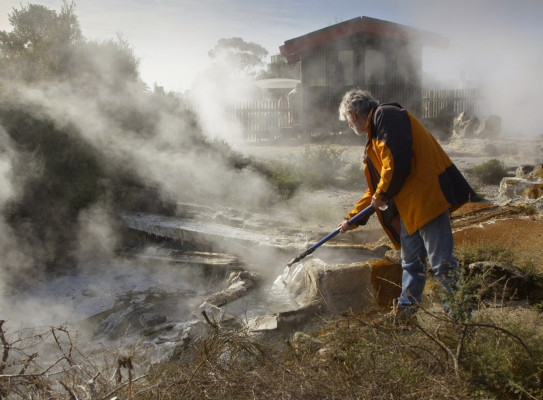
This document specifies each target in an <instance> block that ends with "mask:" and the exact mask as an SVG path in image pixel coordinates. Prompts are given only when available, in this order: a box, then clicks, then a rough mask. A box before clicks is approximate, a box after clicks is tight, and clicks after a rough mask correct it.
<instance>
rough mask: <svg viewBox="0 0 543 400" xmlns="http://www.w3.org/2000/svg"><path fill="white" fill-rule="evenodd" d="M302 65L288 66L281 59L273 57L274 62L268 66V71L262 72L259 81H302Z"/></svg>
mask: <svg viewBox="0 0 543 400" xmlns="http://www.w3.org/2000/svg"><path fill="white" fill-rule="evenodd" d="M300 71H301V67H300V63H299V62H298V63H296V64H291V65H289V64H287V63H286V61H285V60H284V59H283V58H281V57H272V61H271V62H270V63H269V64H268V68H267V70H266V71H262V73H261V74H260V75H259V79H271V78H285V79H300V75H301V72H300Z"/></svg>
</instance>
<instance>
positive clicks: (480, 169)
mask: <svg viewBox="0 0 543 400" xmlns="http://www.w3.org/2000/svg"><path fill="white" fill-rule="evenodd" d="M469 172H470V173H471V174H473V176H475V177H476V178H477V179H479V180H480V181H481V183H483V184H485V185H499V184H500V182H501V180H502V178H504V177H506V176H508V175H509V174H508V173H507V171H506V169H505V166H504V164H503V162H501V161H500V160H497V159H495V158H492V159H490V160H488V161H486V162H484V163H482V164H479V165H476V166H474V167H473V168H471V170H469Z"/></svg>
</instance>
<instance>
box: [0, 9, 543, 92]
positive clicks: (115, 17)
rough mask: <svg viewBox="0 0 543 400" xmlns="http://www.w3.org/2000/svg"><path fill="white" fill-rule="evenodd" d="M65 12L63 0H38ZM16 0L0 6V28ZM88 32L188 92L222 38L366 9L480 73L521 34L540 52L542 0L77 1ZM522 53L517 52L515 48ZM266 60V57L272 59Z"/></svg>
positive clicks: (448, 74)
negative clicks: (433, 40) (422, 35)
mask: <svg viewBox="0 0 543 400" xmlns="http://www.w3.org/2000/svg"><path fill="white" fill-rule="evenodd" d="M30 3H34V4H42V5H44V6H46V7H49V8H51V9H54V10H57V11H59V10H60V8H61V6H62V0H34V1H31V2H30ZM21 4H27V3H26V2H21V1H20V0H3V1H2V2H1V4H0V30H6V31H10V30H11V26H10V25H9V22H8V19H7V16H8V13H10V12H11V11H12V9H13V7H15V8H20V5H21ZM75 4H76V14H77V16H78V18H79V21H80V24H81V28H82V31H83V35H84V36H85V37H87V38H89V39H99V40H100V39H113V38H116V37H117V35H118V34H121V35H122V37H123V38H124V39H126V40H127V41H128V42H129V43H130V44H131V45H132V46H133V48H134V51H135V54H136V55H137V56H138V57H139V58H140V60H141V64H140V72H141V76H142V79H143V80H144V81H145V82H146V83H147V84H149V85H150V86H152V85H154V84H155V83H156V84H158V85H159V86H163V87H164V88H165V89H166V90H168V91H179V92H182V91H185V90H187V89H189V88H190V86H191V83H192V82H193V80H194V79H195V77H196V76H197V75H198V74H199V73H200V72H201V71H203V70H205V68H207V66H208V65H209V64H210V59H209V56H208V51H209V50H211V49H212V48H213V47H214V46H215V44H216V43H217V41H218V40H219V39H221V38H230V37H241V38H242V39H244V40H245V41H248V42H254V43H257V44H260V45H262V46H263V47H265V48H266V49H267V50H268V52H269V55H270V56H271V55H274V54H278V53H279V46H280V45H282V44H283V42H284V41H285V40H288V39H292V38H295V37H298V36H301V35H304V34H306V33H309V32H312V31H315V30H318V29H321V28H324V27H327V26H329V25H332V24H335V23H338V22H342V21H346V20H349V19H351V18H356V17H360V16H368V17H372V18H378V19H384V20H387V21H391V22H396V23H400V24H404V25H409V26H412V27H415V28H419V29H424V30H429V31H432V32H435V33H438V34H440V35H442V36H444V37H446V38H448V39H449V40H450V46H449V48H448V49H446V50H442V49H432V48H426V49H425V51H424V60H423V61H424V63H423V69H424V70H425V72H427V73H429V74H431V75H432V76H434V77H436V78H438V79H442V80H443V79H459V77H460V75H461V74H462V75H463V76H465V77H466V79H481V78H482V77H483V76H484V75H485V72H487V71H488V69H491V68H492V67H493V65H495V64H496V63H500V62H501V60H503V59H505V58H510V57H514V56H515V48H514V47H515V45H516V44H515V41H516V40H518V42H519V43H522V46H524V47H528V48H530V47H531V51H536V52H539V56H541V46H540V45H539V43H538V42H539V40H540V39H541V38H542V37H543V24H541V23H540V21H541V19H542V17H543V2H542V1H540V0H520V1H514V2H513V1H510V0H471V1H466V0H460V1H442V0H409V1H407V0H380V1H375V0H335V1H330V0H328V1H320V0H78V1H76V3H75ZM519 51H520V50H519ZM268 61H269V60H268Z"/></svg>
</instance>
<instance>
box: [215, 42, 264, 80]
mask: <svg viewBox="0 0 543 400" xmlns="http://www.w3.org/2000/svg"><path fill="white" fill-rule="evenodd" d="M208 54H209V57H211V58H212V59H216V60H221V61H223V62H225V63H227V64H228V65H230V66H231V67H232V68H233V69H234V70H236V71H239V72H241V73H243V74H244V75H245V76H246V77H249V76H254V75H255V74H256V70H257V69H258V67H261V66H263V65H264V64H265V63H264V58H265V57H266V56H267V55H268V51H267V50H266V49H265V48H264V47H262V46H261V45H259V44H256V43H252V42H245V41H244V40H243V39H242V38H239V37H233V38H230V39H219V40H218V42H217V44H216V45H215V47H214V48H213V50H210V51H209V53H208Z"/></svg>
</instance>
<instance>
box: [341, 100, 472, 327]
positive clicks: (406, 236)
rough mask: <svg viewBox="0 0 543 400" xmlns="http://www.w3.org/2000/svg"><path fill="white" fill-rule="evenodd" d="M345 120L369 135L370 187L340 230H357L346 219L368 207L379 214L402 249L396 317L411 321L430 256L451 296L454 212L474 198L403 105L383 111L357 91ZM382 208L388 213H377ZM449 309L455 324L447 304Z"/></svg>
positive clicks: (346, 104)
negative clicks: (401, 315)
mask: <svg viewBox="0 0 543 400" xmlns="http://www.w3.org/2000/svg"><path fill="white" fill-rule="evenodd" d="M339 115H340V119H341V120H346V121H347V122H348V124H349V127H350V128H351V129H353V130H354V132H355V133H356V134H357V135H361V136H362V135H364V134H365V135H367V142H366V149H365V154H364V159H363V162H364V173H365V175H366V180H367V182H368V189H367V190H366V192H365V194H364V196H363V197H362V198H361V199H360V200H359V201H358V203H357V204H356V205H355V206H354V208H353V210H352V211H351V212H350V213H349V214H348V215H347V217H346V219H345V221H343V222H342V223H341V224H340V225H339V227H340V231H341V232H345V231H348V230H350V229H354V228H356V226H355V225H348V224H347V220H348V219H349V218H351V217H352V216H354V215H355V214H357V213H358V212H359V211H361V210H362V209H364V208H365V207H367V206H369V205H370V204H371V205H372V206H373V207H374V208H375V210H376V213H377V216H378V218H379V221H380V222H381V225H382V226H383V228H384V230H385V232H386V233H387V235H388V236H389V237H390V239H391V241H392V242H393V243H394V245H395V246H396V247H397V248H398V247H401V258H402V291H401V295H400V297H399V298H398V299H397V305H396V308H397V310H396V312H399V313H400V314H403V315H405V316H409V315H412V314H413V313H414V312H415V311H416V307H417V305H418V304H419V303H420V302H421V300H422V291H423V290H424V286H425V283H426V258H427V257H428V260H429V262H430V266H431V268H432V270H433V272H434V275H435V277H436V278H437V280H438V281H439V282H441V284H442V285H443V286H444V288H445V290H446V291H448V292H450V291H451V289H454V288H455V284H456V282H457V280H458V277H459V274H460V272H459V267H458V263H457V262H456V260H455V258H454V257H453V246H454V243H453V235H452V229H451V224H450V212H451V211H452V210H454V209H456V208H458V207H460V206H461V205H462V204H464V203H465V202H467V201H469V200H470V198H473V197H474V196H475V193H474V192H473V190H472V188H471V187H470V185H469V184H468V182H467V181H466V180H465V179H464V177H463V176H462V174H461V173H460V171H459V170H458V169H457V168H456V166H455V165H454V164H453V163H452V161H451V160H450V158H449V157H448V156H447V154H446V153H445V151H444V150H443V149H442V148H441V146H440V145H439V143H438V142H437V141H436V140H435V139H434V137H433V136H432V135H431V133H430V132H429V131H428V130H427V129H426V128H425V127H424V126H423V125H422V124H421V123H420V122H419V121H418V120H417V119H416V118H415V117H414V116H413V115H411V114H410V113H409V112H407V111H406V110H404V109H403V108H402V107H401V106H400V105H399V104H396V103H390V104H381V105H380V104H379V101H378V100H377V99H375V98H374V97H373V96H372V95H371V93H369V92H366V91H362V90H351V91H349V92H347V93H346V94H345V96H344V97H343V100H342V102H341V105H340V107H339ZM384 206H388V208H387V209H386V210H380V209H379V208H381V209H383V208H384ZM366 222H367V218H366V220H364V221H361V223H360V224H365V223H366ZM400 244H401V246H400ZM444 308H445V311H446V312H447V313H448V314H449V315H450V316H451V317H454V316H453V315H452V314H451V311H450V309H449V308H448V306H447V305H446V304H445V303H444Z"/></svg>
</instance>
